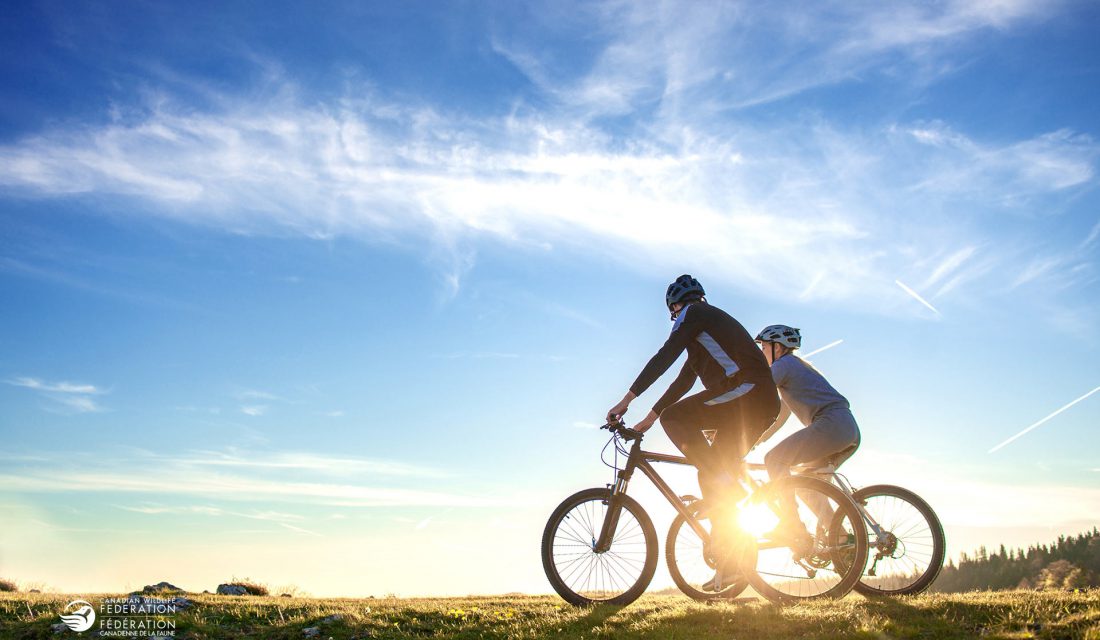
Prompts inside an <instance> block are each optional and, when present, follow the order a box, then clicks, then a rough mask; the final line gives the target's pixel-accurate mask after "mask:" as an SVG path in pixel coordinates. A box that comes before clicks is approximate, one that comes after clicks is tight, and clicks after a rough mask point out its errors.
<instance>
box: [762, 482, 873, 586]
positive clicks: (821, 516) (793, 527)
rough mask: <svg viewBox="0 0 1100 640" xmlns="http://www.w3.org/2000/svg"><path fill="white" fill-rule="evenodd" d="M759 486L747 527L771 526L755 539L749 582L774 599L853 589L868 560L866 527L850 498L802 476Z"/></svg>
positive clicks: (833, 488)
mask: <svg viewBox="0 0 1100 640" xmlns="http://www.w3.org/2000/svg"><path fill="white" fill-rule="evenodd" d="M761 491H762V492H763V495H762V496H760V497H754V499H752V500H751V502H752V504H750V505H749V506H747V507H745V509H746V510H748V512H747V513H745V514H744V515H743V516H742V520H743V526H745V527H746V529H749V530H750V532H752V531H751V529H752V528H754V527H753V525H756V527H757V528H761V529H763V528H766V527H767V526H771V525H774V528H773V529H772V530H771V531H768V532H766V533H763V534H761V535H759V536H758V538H757V548H758V551H757V560H756V571H755V572H750V573H749V583H750V584H751V585H752V587H753V588H754V589H756V591H757V592H758V593H759V594H760V595H762V596H764V597H765V598H767V599H769V600H771V601H773V602H792V601H798V600H805V599H809V598H839V597H841V596H843V595H845V594H847V593H848V592H849V591H851V590H852V588H853V587H854V586H855V584H856V583H857V582H859V579H860V576H861V575H862V574H863V567H864V563H865V562H866V560H867V529H866V528H865V527H864V525H863V517H862V514H860V512H859V510H858V509H857V508H856V505H855V503H854V502H852V500H851V498H849V497H848V496H847V494H845V493H844V492H842V491H841V490H840V489H837V488H836V487H834V486H833V485H831V484H829V483H827V482H822V481H821V480H817V479H814V478H807V477H800V476H789V477H786V478H782V479H779V480H776V481H775V482H772V483H770V484H769V485H767V486H766V487H764V488H763V489H761ZM781 515H785V516H786V517H784V518H782V520H781V518H780V516H781ZM746 518H747V521H746V520H745V519H746ZM752 533H756V532H752Z"/></svg>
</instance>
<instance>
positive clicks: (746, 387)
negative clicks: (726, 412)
mask: <svg viewBox="0 0 1100 640" xmlns="http://www.w3.org/2000/svg"><path fill="white" fill-rule="evenodd" d="M755 386H756V385H755V384H753V383H751V382H745V383H742V384H741V385H739V386H737V387H735V388H734V389H732V390H730V391H727V392H725V393H723V394H722V395H720V396H718V397H717V398H711V399H710V400H707V401H706V402H704V403H703V404H705V405H707V406H708V407H713V406H714V405H716V404H724V403H726V402H729V401H730V400H736V399H738V398H740V397H741V396H743V395H745V394H746V393H748V392H750V391H752V388H753V387H755Z"/></svg>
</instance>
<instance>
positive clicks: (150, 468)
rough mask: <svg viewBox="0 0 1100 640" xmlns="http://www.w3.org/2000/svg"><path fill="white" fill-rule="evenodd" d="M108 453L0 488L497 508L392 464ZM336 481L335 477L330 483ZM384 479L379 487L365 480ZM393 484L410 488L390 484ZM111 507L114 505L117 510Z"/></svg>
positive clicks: (33, 468)
mask: <svg viewBox="0 0 1100 640" xmlns="http://www.w3.org/2000/svg"><path fill="white" fill-rule="evenodd" d="M120 460H123V458H120V459H119V460H114V459H113V458H112V457H111V456H110V455H105V454H101V455H97V456H95V457H90V456H82V455H80V454H75V455H71V456H66V457H57V456H52V457H48V460H47V461H43V462H36V461H34V460H28V462H29V464H26V465H24V467H23V468H22V469H21V471H20V473H19V474H18V475H16V474H0V490H4V491H12V492H51V493H52V492H64V493H69V492H85V491H96V492H105V493H117V494H156V495H169V496H179V497H187V496H190V497H199V498H205V499H218V500H233V501H238V502H241V501H244V502H249V501H252V502H258V501H265V502H266V501H276V502H284V503H300V504H326V505H330V506H341V507H395V506H461V507H478V506H492V505H499V504H500V503H501V500H500V499H497V498H487V497H484V496H477V495H468V494H462V493H451V492H448V491H446V490H440V489H439V487H438V480H439V478H444V477H448V476H449V474H447V473H445V472H442V471H439V470H434V469H430V468H425V467H420V466H416V465H410V464H406V463H401V462H395V461H385V460H368V459H356V458H348V457H337V456H326V455H320V454H305V453H296V452H281V453H272V454H252V455H246V454H241V453H225V452H210V451H194V452H190V453H188V454H186V455H183V456H174V455H173V456H164V455H158V454H154V453H151V452H147V451H140V450H137V451H133V452H130V453H128V454H127V455H126V457H125V458H124V460H125V464H119V461H120ZM333 476H339V477H340V478H341V479H340V480H333ZM378 478H385V479H386V480H385V481H384V482H376V483H371V482H364V479H378ZM397 480H401V481H402V482H401V483H400V484H404V485H409V486H397V485H398V484H399V483H397V482H396V481H397ZM116 506H118V505H116ZM120 508H124V509H126V510H129V511H134V512H139V513H147V514H199V515H210V516H222V515H231V516H239V517H246V518H252V519H258V520H270V521H273V522H280V523H285V522H288V521H297V519H298V518H297V517H296V516H294V515H293V514H288V513H286V512H283V511H272V510H253V511H251V512H249V511H241V510H238V509H233V510H229V509H225V508H223V507H214V506H204V505H198V506H185V507H180V506H166V505H161V504H148V503H144V504H138V505H132V506H131V505H126V506H122V507H120Z"/></svg>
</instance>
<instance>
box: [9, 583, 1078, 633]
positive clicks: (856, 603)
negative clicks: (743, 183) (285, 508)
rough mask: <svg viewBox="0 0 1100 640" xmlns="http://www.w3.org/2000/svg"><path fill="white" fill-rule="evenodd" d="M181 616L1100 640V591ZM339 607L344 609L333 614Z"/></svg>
mask: <svg viewBox="0 0 1100 640" xmlns="http://www.w3.org/2000/svg"><path fill="white" fill-rule="evenodd" d="M77 597H80V598H82V599H84V600H88V601H90V602H92V603H93V604H98V603H99V601H100V600H101V599H102V598H103V597H109V596H106V595H94V596H88V595H87V594H83V595H79V596H77V595H61V594H23V593H19V594H14V593H4V594H0V638H31V637H51V636H50V632H49V626H50V625H51V624H55V623H57V622H58V621H59V619H58V614H59V613H60V611H61V609H62V608H63V607H64V606H65V605H66V604H67V603H68V602H69V601H70V600H72V599H74V598H77ZM188 597H189V598H191V599H192V600H193V601H194V602H195V606H194V607H193V608H191V609H188V610H187V611H185V612H181V613H178V614H176V615H175V616H171V617H170V619H172V620H173V621H174V622H175V624H176V630H177V633H176V637H177V638H194V639H200V638H229V639H243V638H273V639H283V640H289V639H291V638H293V639H299V638H304V637H305V635H304V633H303V630H304V629H306V628H308V627H318V628H319V629H320V636H319V637H320V638H322V640H324V639H327V638H332V639H333V640H351V639H356V640H361V639H365V638H394V639H396V638H440V639H443V638H456V639H457V638H461V639H472V638H486V639H501V640H504V639H509V640H512V639H515V640H528V639H529V640H533V639H536V638H562V639H567V640H572V639H582V638H584V639H595V638H623V639H634V638H636V639H642V638H660V639H661V640H703V639H704V638H706V639H710V638H723V639H730V638H752V639H756V638H759V639H763V640H767V639H778V638H861V639H869V638H876V639H881V638H974V637H979V636H980V637H982V638H989V639H994V638H1052V639H1053V638H1081V639H1093V640H1100V590H1095V589H1094V590H1091V591H1083V592H1078V593H1039V592H1033V591H1011V592H972V593H965V594H931V595H923V596H917V597H913V598H894V599H867V598H863V597H861V596H855V595H852V596H848V597H847V598H844V599H842V600H837V601H815V602H808V603H804V604H799V605H795V606H787V607H779V606H776V605H772V604H769V603H767V602H764V601H752V602H735V603H719V604H713V605H704V604H699V603H696V602H693V601H691V600H689V599H687V598H685V597H683V596H666V595H651V596H645V597H643V598H642V599H640V600H639V601H638V602H636V603H634V604H632V605H630V606H627V607H608V606H601V607H591V608H574V607H571V606H569V605H567V604H565V603H564V602H562V601H561V600H560V599H558V598H556V597H550V596H500V597H477V598H438V599H437V598H433V599H397V598H384V599H350V598H326V599H321V598H317V599H314V598H280V597H260V596H217V595H193V596H188ZM332 616H336V617H332Z"/></svg>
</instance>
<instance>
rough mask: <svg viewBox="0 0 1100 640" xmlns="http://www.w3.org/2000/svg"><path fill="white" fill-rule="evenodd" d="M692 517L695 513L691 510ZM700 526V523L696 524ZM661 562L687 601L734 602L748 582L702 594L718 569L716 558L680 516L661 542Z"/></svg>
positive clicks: (746, 580) (743, 579) (696, 514)
mask: <svg viewBox="0 0 1100 640" xmlns="http://www.w3.org/2000/svg"><path fill="white" fill-rule="evenodd" d="M688 509H689V510H691V511H692V515H695V516H698V511H697V510H693V509H692V507H691V506H688ZM700 524H702V523H700ZM665 560H666V562H667V563H668V573H669V575H671V576H672V581H673V582H675V583H676V586H677V587H679V588H680V591H683V592H684V594H685V595H687V596H688V597H690V598H692V599H695V600H699V601H700V602H707V601H709V600H722V599H729V598H736V597H737V596H739V595H741V592H742V591H744V590H745V588H746V587H748V586H749V582H748V579H746V578H742V579H740V580H738V581H737V582H735V583H733V584H731V585H730V586H728V587H726V588H725V589H723V590H721V591H717V592H716V591H704V590H703V584H704V583H706V582H707V581H708V580H710V579H711V578H712V577H714V572H715V570H716V569H717V567H718V562H717V560H718V558H717V557H716V556H715V554H714V551H713V550H712V549H711V548H710V545H709V544H705V543H704V542H703V540H702V539H701V538H700V537H699V534H697V533H696V532H695V530H694V529H692V528H691V526H689V525H688V523H687V520H686V519H684V516H683V515H679V514H678V515H677V516H676V518H675V519H674V520H673V521H672V526H671V527H669V529H668V538H667V539H666V542H665Z"/></svg>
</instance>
